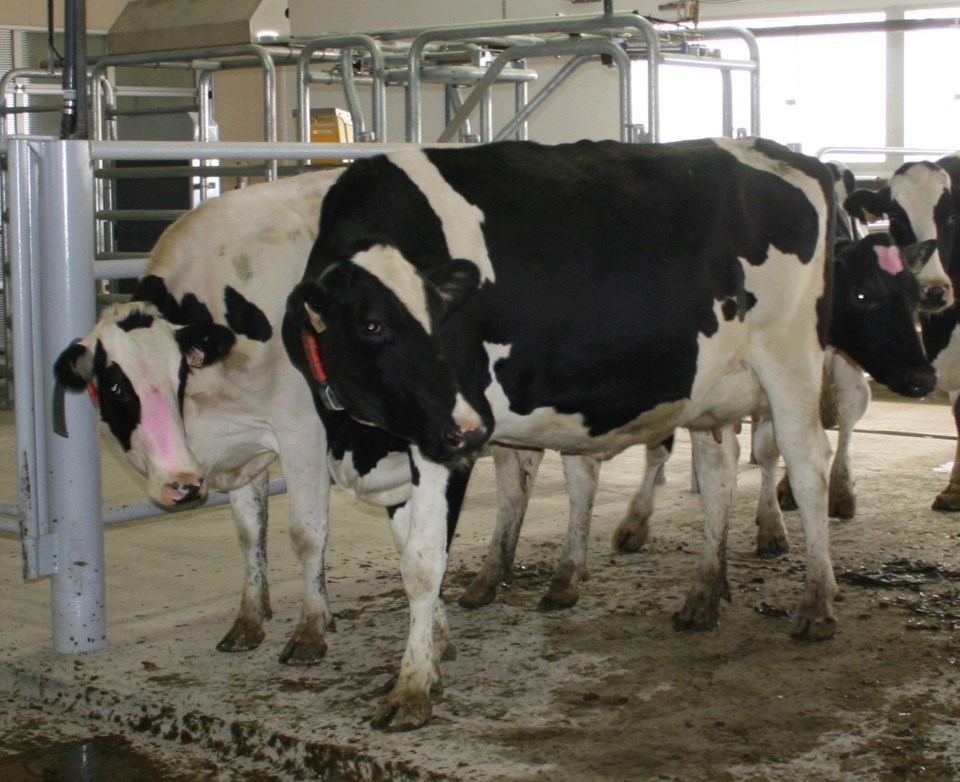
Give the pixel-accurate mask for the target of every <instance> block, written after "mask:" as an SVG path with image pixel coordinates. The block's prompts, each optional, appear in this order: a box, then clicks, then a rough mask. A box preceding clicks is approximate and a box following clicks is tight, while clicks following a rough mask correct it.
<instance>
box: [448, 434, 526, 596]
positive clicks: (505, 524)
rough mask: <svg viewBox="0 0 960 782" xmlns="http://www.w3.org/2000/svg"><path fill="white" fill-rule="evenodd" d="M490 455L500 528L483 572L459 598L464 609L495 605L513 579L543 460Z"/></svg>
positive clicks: (517, 453)
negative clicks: (505, 583)
mask: <svg viewBox="0 0 960 782" xmlns="http://www.w3.org/2000/svg"><path fill="white" fill-rule="evenodd" d="M490 453H491V454H492V456H493V463H494V466H495V468H496V473H497V524H496V528H495V529H494V531H493V537H492V538H491V539H490V545H489V547H488V548H487V556H486V557H485V558H484V560H483V565H482V566H481V568H480V572H479V573H477V575H476V577H475V578H474V579H473V581H471V582H470V585H469V586H468V587H467V589H466V591H464V593H463V594H462V595H460V599H459V603H460V605H462V606H464V607H465V608H479V607H480V606H485V605H488V604H490V603H492V602H493V599H494V598H495V597H496V595H497V585H498V584H500V583H501V582H503V581H509V580H510V578H511V576H512V575H513V560H514V556H515V555H516V553H517V541H518V539H519V538H520V527H521V526H522V525H523V517H524V515H525V514H526V512H527V504H528V503H529V502H530V495H531V493H532V492H533V484H534V482H535V481H536V478H537V470H538V469H539V467H540V462H541V461H542V460H543V451H539V450H527V449H521V448H506V447H504V446H497V445H491V446H490Z"/></svg>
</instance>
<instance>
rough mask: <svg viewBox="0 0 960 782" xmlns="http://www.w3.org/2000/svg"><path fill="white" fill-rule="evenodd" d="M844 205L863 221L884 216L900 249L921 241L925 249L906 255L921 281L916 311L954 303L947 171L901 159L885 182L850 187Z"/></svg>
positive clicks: (951, 212)
mask: <svg viewBox="0 0 960 782" xmlns="http://www.w3.org/2000/svg"><path fill="white" fill-rule="evenodd" d="M843 208H844V210H845V211H846V212H848V213H849V214H850V215H851V216H853V217H854V218H856V219H858V220H860V221H861V222H863V223H870V222H874V221H876V220H880V219H882V218H884V217H886V218H887V219H888V220H889V231H890V235H891V236H892V237H893V240H894V242H896V244H897V246H898V247H900V248H901V249H905V248H907V247H910V246H911V245H920V246H922V247H925V250H924V252H918V253H916V252H915V253H910V258H909V260H910V262H911V271H913V273H914V274H916V275H917V279H918V280H919V282H920V289H921V295H920V305H919V311H920V312H921V313H933V312H941V311H943V310H944V309H946V308H947V307H949V306H951V305H952V304H953V302H954V295H955V288H954V284H953V282H952V281H951V279H950V275H949V274H948V273H947V267H948V265H949V259H950V252H951V249H950V244H951V242H952V237H953V228H952V226H953V223H954V221H955V219H956V218H955V217H954V212H955V206H954V204H953V200H952V199H951V195H950V176H949V175H948V174H947V172H946V171H945V170H944V169H943V168H942V167H941V166H939V165H937V164H935V163H928V162H920V163H904V164H903V165H902V166H900V168H898V169H897V170H896V171H895V172H894V174H893V176H892V177H891V178H890V182H889V183H888V184H887V186H886V187H884V188H881V189H880V190H877V191H873V190H867V189H860V190H855V191H853V192H852V193H851V194H850V195H849V196H848V197H847V198H846V200H845V201H844V202H843ZM923 243H928V244H926V245H924V244H923Z"/></svg>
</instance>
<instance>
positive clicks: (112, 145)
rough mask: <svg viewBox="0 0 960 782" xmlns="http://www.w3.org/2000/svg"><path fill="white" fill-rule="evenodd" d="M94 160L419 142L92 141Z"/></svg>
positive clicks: (310, 151) (277, 155) (345, 154)
mask: <svg viewBox="0 0 960 782" xmlns="http://www.w3.org/2000/svg"><path fill="white" fill-rule="evenodd" d="M89 144H90V154H91V157H92V158H93V159H94V160H309V159H311V158H324V159H330V158H358V157H372V156H373V155H379V154H383V153H385V152H391V151H395V150H398V149H417V148H419V147H420V146H421V145H418V144H405V143H398V144H379V143H377V144H374V143H365V144H310V143H301V142H297V141H288V142H279V143H265V142H262V141H260V142H248V141H207V142H198V141H90V142H89Z"/></svg>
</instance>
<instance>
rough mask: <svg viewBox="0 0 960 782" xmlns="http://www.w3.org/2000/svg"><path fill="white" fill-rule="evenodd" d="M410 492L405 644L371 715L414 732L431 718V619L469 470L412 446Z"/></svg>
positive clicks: (403, 558)
mask: <svg viewBox="0 0 960 782" xmlns="http://www.w3.org/2000/svg"><path fill="white" fill-rule="evenodd" d="M410 458H411V463H412V467H413V470H412V473H413V492H412V496H411V498H410V504H411V508H410V517H409V525H408V530H407V534H406V538H405V540H404V541H403V548H402V551H401V554H400V575H401V577H402V578H403V588H404V591H405V592H406V594H407V600H408V601H409V603H410V629H409V634H408V636H407V648H406V650H405V651H404V654H403V659H402V661H401V663H400V674H399V675H398V677H397V682H396V684H395V685H394V687H393V689H392V690H391V692H390V694H389V695H388V696H387V697H386V699H385V700H384V701H383V702H382V703H381V704H380V705H379V706H378V708H377V711H376V713H375V714H374V716H373V720H372V724H373V726H374V727H378V728H384V729H386V730H412V729H414V728H419V727H420V726H421V725H423V724H425V723H426V722H427V720H429V719H430V714H431V712H432V708H433V707H432V703H431V700H430V690H431V688H433V687H434V686H440V685H441V683H442V676H441V672H440V652H441V650H439V649H438V648H437V644H436V642H435V618H436V614H435V612H436V610H437V603H438V601H439V600H440V587H441V584H442V583H443V574H444V571H445V570H446V565H447V543H448V535H449V536H450V537H452V532H453V529H454V528H455V526H456V520H457V518H458V516H459V514H460V505H461V503H462V501H463V494H464V491H465V489H466V484H467V479H468V478H469V470H463V471H451V470H450V469H449V468H447V467H445V466H443V465H440V464H436V463H435V462H431V461H428V460H427V459H425V458H423V456H422V455H421V454H420V450H419V449H418V448H416V447H412V448H411V454H410Z"/></svg>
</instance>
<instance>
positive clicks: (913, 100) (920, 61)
mask: <svg viewBox="0 0 960 782" xmlns="http://www.w3.org/2000/svg"><path fill="white" fill-rule="evenodd" d="M957 17H960V6H955V7H952V8H936V9H930V10H919V11H910V12H907V13H905V14H904V18H905V19H934V18H938V19H940V18H948V19H949V18H957ZM903 38H904V42H903V49H904V53H903V56H904V67H903V70H904V74H903V80H904V85H905V86H904V91H903V92H904V95H903V141H904V146H907V147H916V148H922V149H951V150H952V149H957V148H958V147H960V70H958V69H957V51H958V50H960V27H956V26H954V27H948V28H944V29H935V30H917V31H914V32H910V33H907V34H906V35H904V36H903Z"/></svg>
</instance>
